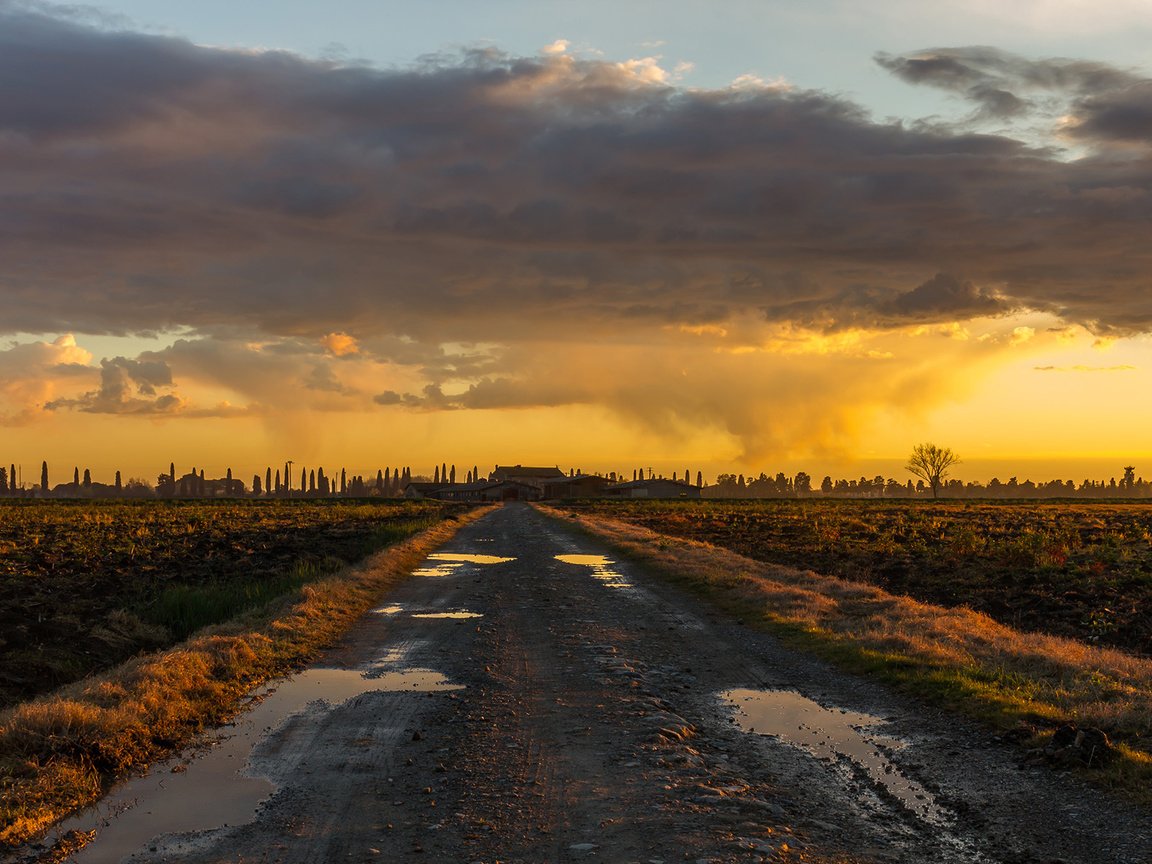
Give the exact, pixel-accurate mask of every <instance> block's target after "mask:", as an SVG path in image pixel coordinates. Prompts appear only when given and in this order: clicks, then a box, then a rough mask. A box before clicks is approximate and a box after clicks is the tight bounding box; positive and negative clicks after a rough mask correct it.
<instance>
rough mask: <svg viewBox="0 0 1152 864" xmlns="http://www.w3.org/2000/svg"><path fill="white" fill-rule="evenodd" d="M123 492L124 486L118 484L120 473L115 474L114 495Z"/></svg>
mask: <svg viewBox="0 0 1152 864" xmlns="http://www.w3.org/2000/svg"><path fill="white" fill-rule="evenodd" d="M123 491H124V486H123V484H121V482H120V472H119V471H117V472H116V493H117V494H119V493H121V492H123Z"/></svg>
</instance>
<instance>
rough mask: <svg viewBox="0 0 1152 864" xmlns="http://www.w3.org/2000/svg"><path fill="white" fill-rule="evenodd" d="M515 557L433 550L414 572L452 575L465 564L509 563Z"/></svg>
mask: <svg viewBox="0 0 1152 864" xmlns="http://www.w3.org/2000/svg"><path fill="white" fill-rule="evenodd" d="M515 560H516V559H515V558H502V557H500V556H499V555H470V554H467V553H464V552H433V553H432V554H431V555H429V556H428V558H427V560H426V561H425V562H424V566H422V567H420V568H419V569H417V570H414V571H413V573H414V574H415V575H416V576H451V575H452V574H453V573H455V572H456V571H457V570H459V569H460V568H461V567H463V566H464V565H465V564H478V565H481V566H487V565H491V564H507V563H508V562H509V561H515Z"/></svg>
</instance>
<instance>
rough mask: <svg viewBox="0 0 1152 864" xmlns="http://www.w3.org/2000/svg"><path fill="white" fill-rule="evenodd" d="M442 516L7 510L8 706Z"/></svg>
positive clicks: (325, 510)
mask: <svg viewBox="0 0 1152 864" xmlns="http://www.w3.org/2000/svg"><path fill="white" fill-rule="evenodd" d="M441 512H442V508H441V507H437V506H429V505H414V504H406V503H402V502H387V503H372V504H366V503H349V502H334V503H332V502H307V503H304V502H297V503H294V504H292V503H281V502H267V503H265V502H234V501H233V502H185V501H177V502H162V503H156V502H147V503H120V502H70V503H43V502H21V503H5V504H3V505H0V579H2V580H3V581H2V586H3V590H2V591H0V708H3V707H5V706H9V705H13V704H16V703H17V702H20V701H22V700H24V699H27V698H30V697H32V696H35V695H37V694H39V693H44V692H47V691H49V690H51V689H53V688H55V687H58V686H60V685H62V684H67V683H69V682H71V681H76V680H79V679H80V678H83V677H84V676H85V675H88V674H91V673H93V672H96V671H98V670H100V669H104V668H107V667H108V666H111V665H113V664H115V663H118V662H121V661H123V660H126V659H127V658H129V657H131V656H133V655H135V654H137V653H139V652H140V651H146V650H153V649H157V648H162V647H164V646H167V645H171V644H174V643H176V642H178V641H180V640H181V639H184V638H186V637H187V636H189V635H190V634H191V633H193V632H195V631H196V630H198V629H200V628H201V627H203V626H205V625H208V624H215V623H219V622H221V621H226V620H228V619H229V618H232V617H233V616H235V615H237V614H238V613H240V612H242V611H244V610H246V609H253V608H258V607H260V606H262V605H264V604H265V603H267V602H268V601H270V600H272V599H274V598H276V597H279V596H281V595H283V594H286V593H288V592H291V591H294V590H296V589H298V588H300V587H301V586H302V585H305V584H307V583H308V582H310V581H313V580H315V579H317V578H320V577H322V576H324V575H327V574H330V573H334V572H336V571H337V570H339V569H340V568H341V567H344V566H345V565H347V564H348V563H351V562H353V561H357V560H359V559H361V558H363V557H364V556H365V555H367V554H368V553H370V552H372V551H374V550H376V549H379V548H382V547H384V546H387V545H388V544H390V543H391V542H394V541H395V540H398V539H401V538H403V537H406V536H409V535H411V534H413V533H415V532H416V531H418V530H420V529H422V528H424V527H427V526H428V525H431V524H432V523H433V522H435V521H436V520H437V519H439V518H440V515H441Z"/></svg>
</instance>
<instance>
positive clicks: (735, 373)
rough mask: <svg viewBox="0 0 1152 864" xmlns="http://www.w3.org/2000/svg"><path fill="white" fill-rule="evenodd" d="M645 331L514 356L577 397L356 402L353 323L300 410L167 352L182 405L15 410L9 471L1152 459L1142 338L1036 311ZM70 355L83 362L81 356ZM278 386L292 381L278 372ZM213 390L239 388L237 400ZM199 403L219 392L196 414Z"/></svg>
mask: <svg viewBox="0 0 1152 864" xmlns="http://www.w3.org/2000/svg"><path fill="white" fill-rule="evenodd" d="M51 341H55V342H58V343H60V344H62V345H63V346H65V347H64V348H62V349H60V351H62V352H63V353H64V354H65V355H66V356H67V358H68V362H70V363H71V364H72V365H71V367H69V370H68V374H67V375H66V376H64V377H60V374H59V372H57V371H56V370H55V369H54V368H52V367H48V369H47V371H46V373H45V377H44V378H43V379H42V380H28V381H25V382H23V383H22V384H20V388H21V389H13V388H12V387H11V386H10V387H9V389H8V391H7V392H6V394H5V396H6V398H7V402H8V404H7V405H6V407H5V411H6V413H7V416H9V417H17V416H18V415H19V410H18V409H19V408H20V406H19V405H18V404H17V402H18V400H19V398H20V397H21V396H27V395H28V394H33V395H34V398H39V399H44V400H45V401H47V400H48V399H50V398H54V399H60V398H61V397H66V396H68V395H69V393H68V390H67V388H68V386H69V385H70V383H71V382H72V380H73V379H77V378H79V379H80V380H81V383H80V386H78V387H77V386H76V385H75V384H72V387H73V391H72V392H73V393H76V392H77V391H83V390H90V389H91V387H92V386H94V382H96V380H97V378H98V375H97V368H98V366H99V361H100V359H101V358H99V357H98V356H97V352H94V351H89V349H87V348H86V347H85V345H86V341H87V340H85V338H84V337H83V336H79V337H76V338H75V339H74V340H73V339H69V338H67V337H62V338H60V339H56V340H44V344H48V343H49V342H51ZM94 341H95V344H96V345H97V347H99V341H100V340H94ZM640 342H641V344H636V345H631V346H630V345H626V344H624V345H621V344H617V345H612V344H600V345H595V346H589V345H583V344H580V343H574V344H561V345H552V346H544V345H540V346H534V348H533V349H532V350H531V351H527V352H525V355H526V357H527V359H526V360H524V362H526V363H528V364H529V366H530V367H531V368H530V369H529V370H528V372H527V375H526V377H525V378H524V379H523V380H526V381H527V382H528V384H527V386H528V387H529V389H530V390H531V389H533V388H535V390H534V392H539V393H540V394H543V395H544V396H546V395H547V392H546V389H545V388H546V385H547V383H548V381H549V380H550V379H553V378H555V377H556V376H562V375H566V376H567V380H566V382H565V383H566V386H568V387H570V388H574V392H575V393H577V395H578V398H579V399H580V401H579V402H576V403H573V404H561V405H552V406H547V405H536V406H529V407H493V408H482V407H460V406H458V405H434V404H422V405H405V404H391V405H381V404H377V405H369V406H365V405H363V404H362V403H363V400H360V401H361V404H360V405H355V404H349V403H352V402H354V401H355V400H350V399H346V398H344V397H345V396H346V393H347V392H348V391H350V390H352V391H356V392H371V390H372V389H377V390H383V389H388V388H386V387H385V386H384V385H383V384H381V383H380V382H379V381H378V380H374V376H377V377H378V376H379V375H381V374H384V375H386V376H387V375H393V373H391V372H389V371H388V369H387V367H386V366H384V367H382V366H381V365H380V364H378V363H373V362H371V361H365V360H363V359H362V358H360V357H359V356H358V354H359V346H357V345H356V343H355V341H354V340H353V339H352V338H351V337H347V336H346V335H334V336H333V337H331V338H329V339H327V348H328V350H327V352H326V354H325V355H324V357H323V358H321V359H317V358H313V359H312V360H310V361H309V363H310V364H312V365H311V366H310V367H309V368H310V370H311V371H310V372H309V374H310V375H311V376H312V378H313V379H315V380H318V381H321V383H322V384H323V385H324V386H323V387H322V388H320V389H318V390H316V392H315V393H313V392H310V391H308V390H307V389H303V390H301V389H299V388H297V389H296V390H295V396H296V399H295V401H296V403H297V406H298V407H285V408H281V407H278V405H279V404H280V403H282V402H284V401H286V400H285V397H283V396H281V397H277V398H276V399H273V400H271V401H270V403H269V404H259V405H258V407H257V408H255V409H250V410H242V409H244V406H246V405H251V404H252V403H251V400H250V396H251V393H248V394H246V393H244V392H241V391H236V390H230V389H228V388H226V387H222V385H221V384H220V382H219V381H212V380H198V379H197V377H196V376H197V375H202V374H203V373H202V372H195V373H192V374H189V375H186V376H181V375H180V374H179V372H180V370H179V368H177V369H176V370H175V372H176V376H177V379H178V380H177V381H176V382H174V385H173V386H174V387H178V388H179V392H180V397H181V399H182V400H183V401H184V402H185V403H186V404H187V405H189V406H193V410H185V409H183V408H181V409H178V410H176V411H174V412H173V413H172V414H170V415H163V414H153V415H136V414H132V413H122V414H115V413H100V412H98V411H85V410H75V409H73V408H60V407H57V408H55V409H53V410H43V403H40V407H37V404H35V403H30V404H25V405H24V406H23V410H24V417H23V418H22V419H20V421H19V422H10V423H9V424H8V425H7V428H6V429H5V434H4V439H5V442H6V445H7V446H6V448H5V449H6V450H7V451H8V454H11V455H9V456H8V457H7V460H6V461H5V464H9V463H12V464H17V465H18V466H19V470H20V472H21V475H22V479H23V481H24V483H25V484H26V485H30V484H32V483H36V482H38V479H39V466H40V462H41V460H47V461H48V463H49V466H50V471H51V479H52V482H53V483H57V482H64V481H67V480H69V479H71V475H72V471H73V468H74V467H79V469H80V470H81V471H83V470H84V469H85V468H90V469H91V470H92V472H93V477H94V479H96V480H98V481H102V482H111V480H112V477H113V475H114V473H115V471H117V470H120V471H121V472H122V476H123V478H124V479H125V480H127V479H128V478H129V477H141V478H143V479H145V480H147V481H149V482H155V479H156V476H157V475H158V474H159V473H161V472H164V471H166V470H167V466H168V464H169V462H175V463H176V466H177V469H178V471H181V472H183V471H187V470H190V469H191V468H192V467H193V466H195V467H197V468H203V469H205V470H206V472H207V473H208V474H210V475H214V476H222V475H223V474H224V472H225V471H226V470H227V469H228V468H231V469H232V470H233V472H234V473H235V475H236V476H237V477H238V478H240V479H242V480H244V481H245V482H246V483H249V482H251V477H252V475H253V474H254V473H259V474H261V475H263V472H264V469H265V468H266V467H267V466H269V465H270V466H271V467H272V468H273V470H274V471H275V469H276V468H277V467H278V466H280V465H282V464H283V463H284V461H285V460H289V459H290V460H292V461H293V462H294V463H295V466H296V470H298V469H299V468H300V467H305V466H307V467H321V466H322V467H324V468H325V470H327V471H329V472H332V471H339V469H341V468H346V469H347V470H348V471H349V473H350V474H364V475H368V476H374V474H375V471H376V470H377V469H383V468H396V467H405V466H408V467H411V468H412V470H413V472H414V473H417V474H425V473H427V474H431V473H432V471H433V468H434V466H438V465H440V464H442V463H448V464H455V465H456V466H457V471H458V474H459V475H461V476H462V475H464V474H465V473H466V472H467V470H469V469H470V468H471V467H472V466H473V465H476V466H478V467H479V468H480V470H481V472H484V473H486V472H487V471H488V470H490V468H491V467H492V466H493V465H495V464H507V463H521V464H526V465H527V464H540V465H558V466H560V467H562V468H565V469H568V468H576V469H583V470H586V471H599V472H604V473H607V472H609V471H618V472H623V473H625V474H626V475H629V476H630V473H631V472H632V471H633V470H635V469H637V468H652V469H653V470H655V471H656V472H657V473H663V474H665V475H671V474H672V473H673V472H676V473H678V474H680V475H681V476H682V474H683V472H684V470H688V471H690V472H691V473H692V476H693V477H695V473H696V472H697V471H700V472H702V473H703V474H704V475H705V477H706V479H708V480H712V479H713V478H714V477H715V475H716V474H718V473H726V472H732V473H744V474H749V475H753V476H755V475H757V474H759V473H760V472H761V471H764V472H767V473H769V474H774V473H776V472H777V471H784V472H785V473H788V474H794V473H795V472H797V471H800V470H804V471H807V472H808V473H810V474H812V475H814V476H816V477H817V480H818V479H819V478H820V477H822V476H823V475H824V474H831V475H833V476H834V477H841V476H843V477H848V478H852V477H859V476H869V477H871V476H874V475H875V474H877V473H880V474H883V475H884V476H891V477H896V478H897V479H901V480H903V479H906V472H904V471H903V470H902V467H903V460H904V456H905V454H906V452H907V451H908V450H909V449H910V447H911V445H912V444H914V443H917V442H919V441H924V440H931V441H934V442H937V443H939V444H941V445H942V446H949V447H951V448H952V449H953V450H955V451H956V452H958V453H959V454H960V455H961V457H962V459H963V462H962V463H961V464H960V465H958V466H957V467H956V468H955V469H954V470H953V476H955V477H958V478H960V479H963V480H979V481H986V480H988V479H990V478H991V477H992V476H1000V477H1001V479H1006V478H1007V477H1009V476H1019V477H1020V478H1021V479H1024V478H1025V477H1029V478H1031V479H1034V480H1045V479H1052V478H1061V479H1073V480H1076V481H1077V482H1079V481H1080V480H1082V479H1084V478H1085V477H1091V478H1093V479H1103V478H1106V477H1110V476H1119V474H1121V473H1122V471H1121V468H1122V466H1123V465H1125V464H1129V463H1134V464H1137V465H1138V466H1139V465H1140V464H1141V462H1142V461H1145V460H1146V457H1152V450H1150V449H1149V448H1148V446H1147V444H1146V440H1147V438H1146V434H1145V431H1146V430H1147V429H1149V428H1152V406H1150V405H1149V404H1148V403H1147V400H1141V399H1138V398H1135V395H1134V394H1135V393H1137V392H1140V391H1141V390H1142V389H1143V388H1142V387H1141V386H1140V382H1141V381H1143V380H1144V379H1145V378H1146V376H1147V373H1146V371H1145V370H1147V369H1148V368H1150V365H1152V364H1150V362H1149V361H1150V359H1152V357H1150V355H1152V350H1150V347H1152V346H1150V344H1149V340H1147V339H1144V338H1140V339H1121V340H1116V341H1114V342H1109V343H1102V342H1100V341H1099V340H1097V339H1095V338H1094V337H1093V336H1091V335H1090V334H1088V333H1087V332H1086V331H1080V330H1068V329H1064V328H1059V327H1054V326H1052V322H1051V321H1048V320H1039V319H1037V318H1035V317H1032V318H1028V319H1024V318H1020V319H1015V320H1007V321H1005V320H995V319H990V320H986V321H984V322H975V323H974V322H969V323H968V324H967V325H964V326H961V325H953V326H936V327H931V328H906V329H904V330H901V331H873V332H867V331H856V332H852V333H847V334H842V335H840V336H834V337H831V338H830V337H827V336H824V335H820V334H811V335H807V334H804V333H802V332H799V331H789V332H783V333H782V332H781V331H779V329H778V328H777V329H773V328H767V327H764V326H762V325H756V324H755V323H754V322H749V321H734V322H730V323H729V326H728V327H726V328H719V327H700V328H683V329H678V330H677V331H675V332H668V331H660V332H655V333H652V334H649V336H648V337H647V338H646V339H642V340H640ZM25 344H27V343H25ZM121 347H122V346H121ZM733 348H736V349H738V350H733ZM45 350H47V349H45ZM85 357H87V358H88V359H87V361H86V363H84V364H81V365H84V366H87V367H88V368H90V369H92V372H91V373H88V374H87V377H86V378H85V373H82V370H80V369H78V368H77V361H78V360H84V359H85ZM316 369H322V370H324V371H323V372H322V373H317V372H316V371H315V370H316ZM566 369H570V370H571V371H570V372H566V371H565V370H566ZM617 370H620V371H619V372H617ZM400 374H401V375H402V376H404V377H406V378H407V379H408V380H407V382H406V384H402V385H401V386H404V387H406V388H407V389H409V390H410V389H415V388H416V387H417V386H419V385H420V383H421V382H420V380H419V378H418V377H412V373H411V372H410V371H403V370H401V372H400ZM318 376H319V377H318ZM256 380H257V382H258V384H259V386H260V387H265V388H266V387H268V386H270V382H274V379H273V378H271V377H270V376H269V375H268V374H261V375H260V376H258V377H257V379H256ZM398 380H401V379H398V378H396V377H395V376H394V375H393V377H392V382H396V381H398ZM389 383H391V382H389ZM470 384H471V385H474V384H475V381H474V380H473V381H469V380H468V379H467V378H466V377H465V378H460V379H457V380H454V381H453V380H446V381H444V382H443V383H442V384H441V385H440V387H441V392H443V393H444V394H445V395H446V398H447V397H451V396H452V394H453V393H456V392H466V391H467V389H468V387H469V385H470ZM278 386H283V388H284V393H291V392H293V387H292V382H291V381H290V380H286V381H283V382H278ZM224 399H228V400H229V401H233V402H234V405H235V406H236V407H237V410H236V412H235V413H234V414H230V413H229V411H228V410H226V409H225V408H223V407H222V400H224ZM800 400H803V401H802V404H801V401H800ZM203 405H212V406H215V407H214V408H213V409H212V410H211V411H202V412H199V413H197V411H196V410H195V406H203ZM213 415H215V416H213ZM1146 464H1147V462H1146ZM1149 474H1150V475H1152V465H1150V470H1149Z"/></svg>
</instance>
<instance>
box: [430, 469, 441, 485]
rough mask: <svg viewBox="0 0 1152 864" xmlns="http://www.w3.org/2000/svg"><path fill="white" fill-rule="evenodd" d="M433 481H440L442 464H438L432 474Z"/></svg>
mask: <svg viewBox="0 0 1152 864" xmlns="http://www.w3.org/2000/svg"><path fill="white" fill-rule="evenodd" d="M432 482H433V483H439V482H440V466H439V465H437V466H436V470H435V473H434V474H433V475H432Z"/></svg>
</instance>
